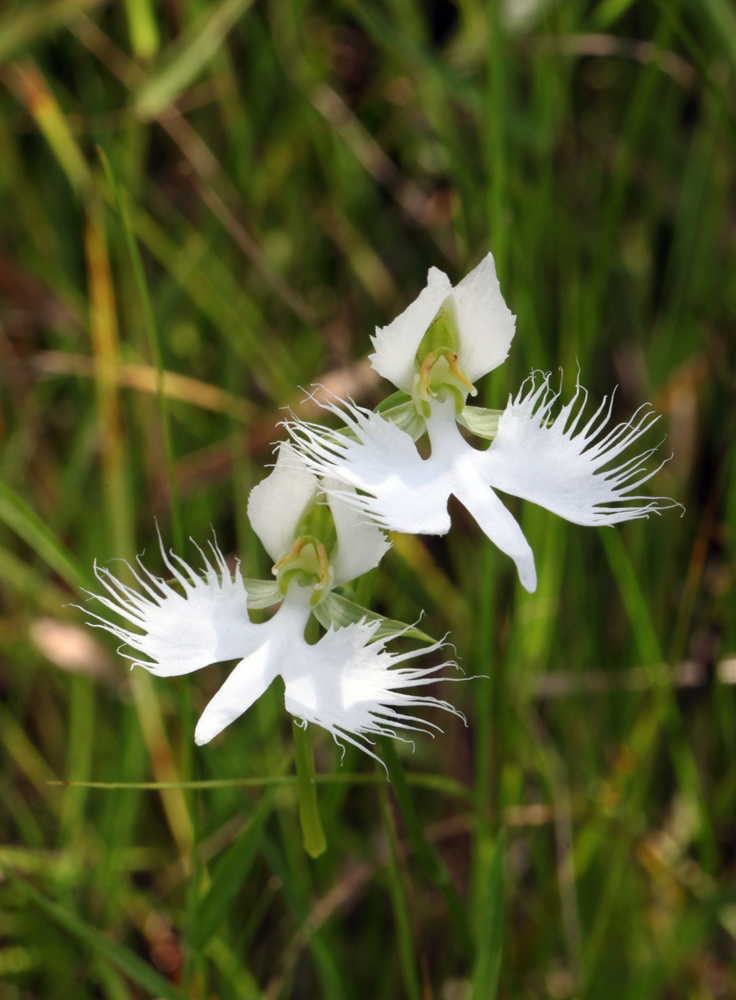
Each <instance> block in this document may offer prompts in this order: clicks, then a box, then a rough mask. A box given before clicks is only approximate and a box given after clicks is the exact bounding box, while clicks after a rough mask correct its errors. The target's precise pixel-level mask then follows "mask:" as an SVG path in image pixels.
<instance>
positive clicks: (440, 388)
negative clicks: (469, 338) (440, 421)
mask: <svg viewBox="0 0 736 1000" xmlns="http://www.w3.org/2000/svg"><path fill="white" fill-rule="evenodd" d="M459 348H460V337H459V335H458V332H457V321H456V319H455V307H454V303H453V301H452V299H451V298H447V299H445V301H444V302H443V303H442V305H441V306H440V309H439V312H438V313H437V315H436V316H435V318H434V319H433V320H432V323H431V324H430V326H429V329H428V330H427V332H426V333H425V334H424V336H423V337H422V342H421V343H420V345H419V348H418V350H417V354H416V364H417V371H416V372H415V374H414V379H413V382H412V390H411V398H412V399H413V401H414V405H415V407H416V409H417V413H418V414H419V415H420V416H422V417H424V418H425V419H426V418H428V417H430V416H431V415H432V407H431V402H430V401H431V400H432V399H437V400H439V401H440V402H444V400H446V399H448V398H450V397H452V399H453V401H454V403H455V412H456V413H457V414H458V416H459V415H460V413H462V409H463V407H464V406H465V400H466V399H467V397H468V393H470V395H471V396H475V395H477V393H478V390H477V389H476V388H475V386H474V385H473V383H472V382H470V381H469V380H468V379H467V378H466V377H465V375H464V373H463V371H462V370H461V368H460V365H459V363H458V350H459Z"/></svg>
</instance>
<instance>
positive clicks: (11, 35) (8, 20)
mask: <svg viewBox="0 0 736 1000" xmlns="http://www.w3.org/2000/svg"><path fill="white" fill-rule="evenodd" d="M101 3H102V0H55V2H53V3H34V4H29V3H24V4H17V5H15V7H14V8H13V9H11V10H9V11H8V12H7V14H5V15H4V16H3V17H2V18H0V63H3V62H5V61H6V60H8V59H11V58H12V57H13V56H14V55H15V54H16V52H19V51H20V50H21V49H23V48H25V46H26V45H30V44H32V43H33V42H37V41H39V40H40V39H42V38H45V37H46V35H50V34H51V33H52V32H53V31H56V29H57V28H61V27H63V26H64V25H65V24H68V23H69V21H73V20H74V19H75V18H78V17H79V16H80V15H81V14H83V13H84V12H85V11H89V10H91V9H92V8H93V7H97V6H99V5H100V4H101Z"/></svg>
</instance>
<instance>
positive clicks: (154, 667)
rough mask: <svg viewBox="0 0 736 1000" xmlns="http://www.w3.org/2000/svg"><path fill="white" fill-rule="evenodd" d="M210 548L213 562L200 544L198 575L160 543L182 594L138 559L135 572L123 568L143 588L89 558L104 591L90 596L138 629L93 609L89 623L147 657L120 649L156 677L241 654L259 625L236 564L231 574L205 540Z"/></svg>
mask: <svg viewBox="0 0 736 1000" xmlns="http://www.w3.org/2000/svg"><path fill="white" fill-rule="evenodd" d="M159 543H161V540H160V538H159ZM210 548H211V549H212V555H213V557H214V563H215V565H214V566H213V565H212V563H211V562H210V561H209V559H208V558H207V556H206V555H205V554H204V552H202V550H201V549H200V550H199V551H200V554H201V556H202V558H203V560H204V569H203V575H202V576H200V574H199V573H197V572H196V571H195V570H193V569H192V568H191V566H189V565H187V563H185V562H184V560H183V559H180V558H179V556H176V555H174V554H173V553H172V554H171V556H169V555H168V554H167V553H166V551H165V550H164V547H163V544H161V554H162V556H163V559H164V563H165V565H166V568H167V569H168V571H169V572H170V573H171V575H172V576H173V577H174V579H175V580H176V582H177V583H178V584H179V586H180V588H181V590H182V591H183V594H182V593H180V592H179V590H177V589H175V588H174V587H173V586H171V584H170V583H168V582H167V581H165V580H163V579H160V578H159V577H157V576H154V575H153V574H152V573H150V572H149V571H148V570H147V569H146V568H145V566H144V565H143V564H142V563H141V561H140V559H139V560H138V563H139V569H140V573H137V572H136V571H135V570H134V569H133V568H132V567H129V568H130V569H131V571H132V572H133V575H134V576H135V578H136V580H137V581H138V583H139V585H140V586H141V588H142V590H143V593H139V592H138V591H137V590H134V589H133V588H132V587H129V586H128V585H127V584H125V583H122V582H121V581H120V580H118V579H117V577H115V576H114V575H113V574H112V573H111V572H110V570H109V569H107V568H105V567H100V566H98V565H97V564H95V576H96V577H97V579H98V580H99V582H100V583H101V584H102V586H103V587H104V588H105V590H106V591H107V593H108V595H109V596H107V597H106V596H104V595H98V594H93V595H92V596H93V597H96V599H97V600H98V601H100V602H101V604H102V605H103V606H104V607H105V608H107V609H108V611H112V612H114V613H115V614H116V615H119V616H120V617H121V618H123V619H125V621H126V622H129V623H130V624H131V625H133V626H134V627H135V628H136V629H139V630H140V631H131V630H130V629H128V628H126V627H124V626H122V625H118V624H115V623H114V622H110V621H108V620H107V619H106V618H103V617H101V616H100V615H97V614H95V615H93V617H94V618H96V619H97V621H96V622H90V623H89V624H90V625H93V626H94V627H96V628H104V629H106V630H107V631H108V632H111V633H112V634H113V635H114V636H115V637H116V638H117V639H119V640H120V641H121V642H122V643H124V644H125V645H127V646H130V647H131V649H133V650H135V651H136V652H137V653H138V654H141V655H142V656H143V657H147V659H138V658H137V657H135V656H129V655H128V654H126V653H124V654H123V655H125V656H127V658H128V659H130V660H132V662H133V664H134V665H137V666H141V667H145V668H146V670H150V671H151V673H153V674H157V675H159V676H161V677H174V676H177V675H179V674H188V673H191V672H192V671H193V670H199V669H200V667H205V666H207V664H209V663H217V662H218V661H220V660H231V659H234V658H235V657H238V656H247V655H248V653H250V652H251V651H252V650H253V649H254V648H255V647H256V646H257V645H258V629H259V626H258V625H254V624H253V623H252V622H251V621H250V619H249V618H248V609H247V603H248V595H247V593H246V590H245V587H244V585H243V578H242V576H241V574H240V567H239V566H237V567H236V570H235V578H234V579H233V577H232V576H231V574H230V570H229V568H228V566H227V564H226V563H225V560H224V558H223V556H222V553H221V552H220V550H219V548H218V547H217V545H216V544H215V543H213V542H210ZM126 565H127V564H126ZM90 613H91V612H90Z"/></svg>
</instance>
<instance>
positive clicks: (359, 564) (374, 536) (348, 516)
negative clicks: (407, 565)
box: [322, 479, 391, 584]
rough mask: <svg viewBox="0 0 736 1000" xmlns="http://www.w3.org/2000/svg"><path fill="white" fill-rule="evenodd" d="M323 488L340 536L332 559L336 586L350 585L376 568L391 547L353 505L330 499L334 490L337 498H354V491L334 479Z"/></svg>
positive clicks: (337, 499) (377, 528) (378, 530)
mask: <svg viewBox="0 0 736 1000" xmlns="http://www.w3.org/2000/svg"><path fill="white" fill-rule="evenodd" d="M322 485H323V488H324V490H325V491H326V492H327V494H328V502H329V505H330V510H331V511H332V517H333V520H334V522H335V530H336V532H337V547H336V549H335V550H334V551H333V553H332V554H331V556H330V562H331V563H332V566H333V568H334V571H335V583H336V584H341V583H347V582H348V581H349V580H355V579H356V577H359V576H362V574H363V573H367V572H368V570H370V569H373V567H374V566H377V565H378V564H379V562H380V561H381V559H382V558H383V557H384V555H385V554H386V553H387V552H388V550H389V549H390V548H391V543H390V542H389V541H387V539H386V536H385V535H384V533H383V532H382V531H381V529H380V528H379V527H378V525H377V524H376V523H375V522H374V521H372V520H371V519H370V518H369V517H368V516H367V515H366V514H363V513H361V511H360V510H358V509H357V507H356V506H355V505H354V504H348V503H346V502H345V501H344V500H342V499H341V498H340V496H339V495H338V496H336V495H335V494H334V492H333V493H332V495H330V491H331V490H332V491H335V490H336V491H337V493H338V494H339V493H341V492H344V493H352V494H353V497H355V490H350V489H349V487H346V486H344V485H343V484H342V483H340V482H339V481H338V480H335V479H331V480H325V481H324V482H323V484H322Z"/></svg>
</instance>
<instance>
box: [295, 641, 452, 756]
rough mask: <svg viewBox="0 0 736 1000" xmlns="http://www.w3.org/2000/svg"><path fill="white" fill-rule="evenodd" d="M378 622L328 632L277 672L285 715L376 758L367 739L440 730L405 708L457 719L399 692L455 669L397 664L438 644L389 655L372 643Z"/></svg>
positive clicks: (431, 701) (436, 703)
mask: <svg viewBox="0 0 736 1000" xmlns="http://www.w3.org/2000/svg"><path fill="white" fill-rule="evenodd" d="M378 624H379V623H378V622H370V623H363V622H360V623H358V624H354V625H347V626H346V627H345V628H341V629H339V630H338V631H337V632H335V631H333V629H330V630H329V631H328V632H327V634H326V635H324V636H323V637H322V638H321V639H320V641H319V642H318V643H317V644H316V645H315V646H306V650H305V651H304V653H303V655H302V657H301V658H300V659H299V660H294V661H293V662H292V663H290V664H289V665H288V667H286V669H284V670H283V671H282V676H283V678H284V681H285V684H286V691H285V705H286V710H287V712H290V713H291V714H292V715H294V716H296V717H297V718H299V719H304V720H306V721H307V722H313V723H314V724H315V725H318V726H322V728H323V729H326V730H327V731H328V732H330V733H332V735H333V737H334V738H335V740H336V741H337V742H338V743H340V742H341V741H342V740H345V741H347V742H348V743H352V744H353V745H354V746H357V747H359V748H360V749H361V750H364V751H365V752H366V753H368V754H370V756H371V757H376V755H375V754H374V753H373V752H372V751H371V750H370V749H369V748H368V746H366V743H370V742H371V740H370V739H369V736H393V737H395V738H397V739H401V738H402V737H401V736H400V735H399V733H400V731H407V730H408V731H411V730H414V731H419V732H427V733H431V730H433V729H435V730H438V729H439V726H437V725H435V723H432V722H427V721H425V720H421V719H417V718H416V717H415V716H413V715H410V714H407V712H406V710H407V709H412V708H425V707H432V708H441V709H443V710H445V711H447V712H452V713H453V714H454V715H458V716H460V717H461V718H462V715H461V713H460V712H458V711H457V710H456V709H455V708H454V707H453V706H452V705H451V704H450V703H449V702H446V701H441V700H440V699H438V698H433V697H430V696H428V695H417V694H414V693H413V692H412V691H408V692H405V691H402V690H401V689H402V688H404V689H414V688H417V687H423V686H425V685H427V684H432V683H435V682H437V681H440V680H442V679H443V678H441V677H438V676H437V674H438V673H439V671H441V670H442V669H443V668H444V667H446V666H449V665H453V666H455V664H450V663H441V664H439V665H438V666H434V667H424V668H422V667H401V666H399V664H400V663H403V662H405V661H406V660H408V659H411V658H413V657H415V656H417V655H419V653H432V652H434V651H436V650H438V649H441V648H442V643H435V645H433V646H430V647H425V648H424V649H422V650H418V651H413V652H410V653H404V654H402V655H397V654H395V653H390V652H387V651H386V650H385V646H386V640H377V641H376V642H371V639H372V638H373V636H374V634H375V632H376V629H377V628H378ZM451 679H452V680H458V679H460V678H451ZM376 759H378V758H376Z"/></svg>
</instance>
